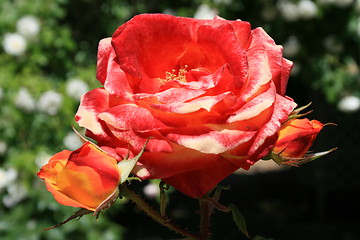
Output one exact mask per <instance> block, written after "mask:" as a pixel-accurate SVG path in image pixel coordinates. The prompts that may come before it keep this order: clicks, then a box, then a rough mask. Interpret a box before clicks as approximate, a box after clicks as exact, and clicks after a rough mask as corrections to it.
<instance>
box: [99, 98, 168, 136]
mask: <svg viewBox="0 0 360 240" xmlns="http://www.w3.org/2000/svg"><path fill="white" fill-rule="evenodd" d="M98 117H99V119H101V120H103V121H104V122H106V124H108V125H111V126H113V127H114V128H116V129H118V130H122V131H124V130H131V129H133V130H134V131H135V132H148V131H154V130H158V129H162V128H168V126H167V125H165V124H164V123H162V122H161V121H159V120H157V119H156V118H154V116H153V115H152V114H151V112H150V111H149V110H148V109H146V108H142V107H139V106H137V105H135V104H122V105H118V106H115V107H111V108H109V109H107V110H106V111H103V112H102V113H100V114H99V115H98Z"/></svg>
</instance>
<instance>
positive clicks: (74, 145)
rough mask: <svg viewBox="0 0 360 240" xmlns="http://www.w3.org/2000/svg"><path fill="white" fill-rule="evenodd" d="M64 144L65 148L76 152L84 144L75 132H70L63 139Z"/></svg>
mask: <svg viewBox="0 0 360 240" xmlns="http://www.w3.org/2000/svg"><path fill="white" fill-rule="evenodd" d="M63 144H64V146H65V147H66V148H67V149H69V150H71V151H74V150H76V149H78V148H79V147H81V145H82V144H83V143H82V141H81V140H80V138H79V137H78V135H76V133H74V132H69V133H68V134H67V135H66V136H65V137H64V139H63Z"/></svg>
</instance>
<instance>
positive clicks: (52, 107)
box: [37, 90, 62, 116]
mask: <svg viewBox="0 0 360 240" xmlns="http://www.w3.org/2000/svg"><path fill="white" fill-rule="evenodd" d="M61 103H62V95H61V94H60V93H57V92H55V91H53V90H49V91H46V92H44V93H43V94H42V95H41V96H40V99H39V101H38V106H37V107H38V109H39V111H41V112H44V113H47V114H49V115H52V116H54V115H55V114H57V112H58V110H59V108H60V106H61Z"/></svg>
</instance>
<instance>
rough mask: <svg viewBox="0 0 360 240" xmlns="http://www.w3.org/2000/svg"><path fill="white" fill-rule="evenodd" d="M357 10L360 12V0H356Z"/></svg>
mask: <svg viewBox="0 0 360 240" xmlns="http://www.w3.org/2000/svg"><path fill="white" fill-rule="evenodd" d="M355 10H356V11H357V12H360V0H356V2H355Z"/></svg>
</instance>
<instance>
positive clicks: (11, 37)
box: [3, 33, 27, 56]
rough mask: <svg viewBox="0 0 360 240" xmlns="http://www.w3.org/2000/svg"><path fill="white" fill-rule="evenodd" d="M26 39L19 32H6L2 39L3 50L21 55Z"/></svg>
mask: <svg viewBox="0 0 360 240" xmlns="http://www.w3.org/2000/svg"><path fill="white" fill-rule="evenodd" d="M26 46H27V42H26V39H25V38H24V37H23V36H22V35H20V34H19V33H6V34H5V36H4V40H3V48H4V51H5V52H6V53H7V54H9V55H13V56H21V55H23V54H24V53H25V50H26Z"/></svg>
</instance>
